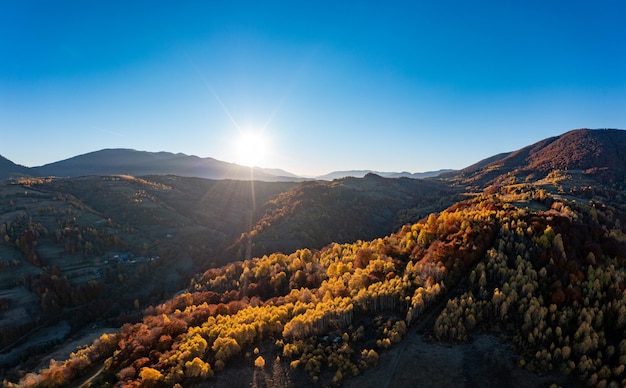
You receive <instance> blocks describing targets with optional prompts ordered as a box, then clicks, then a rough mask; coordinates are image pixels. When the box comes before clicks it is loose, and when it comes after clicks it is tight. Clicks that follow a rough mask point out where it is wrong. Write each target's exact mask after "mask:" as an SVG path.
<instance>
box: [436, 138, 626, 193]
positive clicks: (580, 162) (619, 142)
mask: <svg viewBox="0 0 626 388" xmlns="http://www.w3.org/2000/svg"><path fill="white" fill-rule="evenodd" d="M624 149H626V131H624V130H618V129H598V130H592V129H577V130H572V131H569V132H566V133H564V134H563V135H560V136H555V137H550V138H547V139H544V140H541V141H539V142H537V143H535V144H532V145H530V146H527V147H524V148H522V149H520V150H518V151H515V152H510V153H504V154H499V155H496V156H494V157H491V158H488V159H485V160H483V161H481V162H478V163H476V164H474V165H472V166H469V167H467V168H464V169H462V170H460V171H459V172H456V173H455V172H453V173H447V174H444V175H443V176H442V177H444V178H448V179H449V178H452V179H453V180H455V181H457V182H459V183H464V184H471V185H475V186H477V187H480V186H485V185H488V184H493V183H498V182H500V181H502V180H503V179H506V177H510V176H514V177H516V179H517V180H518V181H524V180H538V179H542V178H545V177H546V176H548V174H550V173H554V172H555V171H562V172H566V173H569V174H574V175H575V176H576V177H579V178H581V179H583V180H585V181H588V180H592V181H595V182H602V183H608V184H612V183H617V184H620V185H624V179H626V155H624V152H623V150H624Z"/></svg>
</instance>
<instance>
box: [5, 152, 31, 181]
mask: <svg viewBox="0 0 626 388" xmlns="http://www.w3.org/2000/svg"><path fill="white" fill-rule="evenodd" d="M29 172H30V171H29V168H28V167H24V166H20V165H19V164H15V163H13V162H12V161H10V160H9V159H7V158H4V157H2V156H0V179H6V178H17V177H21V176H28V174H29Z"/></svg>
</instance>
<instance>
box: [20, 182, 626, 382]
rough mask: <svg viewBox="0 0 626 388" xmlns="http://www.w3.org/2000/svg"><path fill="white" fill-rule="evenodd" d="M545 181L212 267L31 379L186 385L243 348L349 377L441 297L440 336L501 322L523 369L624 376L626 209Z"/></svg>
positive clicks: (436, 329)
mask: <svg viewBox="0 0 626 388" xmlns="http://www.w3.org/2000/svg"><path fill="white" fill-rule="evenodd" d="M546 188H547V189H551V188H550V187H543V188H542V187H538V186H534V185H514V186H507V187H502V188H501V189H499V190H498V191H497V192H494V191H493V189H490V190H488V191H486V192H485V193H482V194H480V195H477V196H475V197H474V198H472V199H469V200H466V201H463V202H459V203H457V204H456V205H454V206H452V207H450V208H448V209H447V210H445V211H443V212H441V213H433V214H431V215H430V216H428V217H427V218H425V219H424V220H422V221H420V222H418V223H416V224H412V225H407V226H405V227H403V228H401V229H400V230H399V231H398V232H397V233H394V234H391V235H389V236H388V237H384V238H378V239H374V240H371V241H358V242H355V243H346V244H337V243H334V244H331V245H329V246H328V247H326V248H324V249H323V250H321V251H309V250H306V249H304V250H298V251H296V252H294V253H292V254H291V255H289V256H287V255H284V254H279V253H274V254H271V255H269V256H263V257H260V258H255V259H252V260H247V261H244V262H236V263H232V264H229V265H227V266H224V267H221V268H215V269H210V270H208V271H206V272H205V273H204V274H202V275H199V276H198V277H196V278H195V279H194V281H193V282H192V285H191V287H190V288H189V291H188V292H186V293H184V294H181V295H179V296H177V297H175V298H173V299H172V300H169V301H168V302H166V303H163V304H160V305H157V306H155V307H151V308H148V309H147V310H146V311H145V315H144V318H143V319H142V321H141V322H139V323H136V324H128V325H125V326H124V327H123V328H122V329H121V330H120V332H119V333H117V334H115V335H113V336H107V337H106V338H101V339H100V340H99V341H97V342H96V343H94V344H93V345H91V346H90V347H89V348H87V349H85V350H83V351H82V352H79V353H80V354H78V353H77V354H75V355H74V357H72V358H70V359H69V360H68V361H65V362H61V363H56V362H55V363H53V364H52V365H51V366H50V367H49V368H48V369H46V370H44V371H42V372H41V373H40V374H37V375H28V376H26V377H25V378H24V379H23V380H22V383H23V384H25V385H29V384H35V385H36V384H50V385H53V386H54V385H59V386H60V385H63V384H65V383H67V382H68V381H70V380H71V379H72V378H74V377H76V376H80V375H81V373H85V371H86V369H85V368H87V367H88V366H89V365H91V364H93V363H99V362H104V369H103V371H102V373H100V374H99V375H98V376H97V378H96V379H97V380H95V381H97V382H98V384H105V383H106V382H108V383H111V384H112V383H117V384H120V385H121V386H135V385H137V386H138V385H141V384H145V385H154V386H171V385H175V384H180V385H181V386H186V385H188V384H191V383H193V382H199V381H211V379H219V376H220V374H222V373H226V371H227V370H228V368H229V366H230V365H231V364H234V363H235V364H237V363H238V364H237V365H239V364H241V363H242V362H243V363H244V364H246V363H247V364H248V365H250V369H251V370H255V372H253V373H252V374H251V378H252V383H254V384H261V383H263V384H265V383H269V382H272V381H277V379H283V380H280V381H291V382H293V381H297V382H302V381H309V383H319V384H333V383H339V382H341V381H342V380H343V379H345V378H348V377H349V376H354V375H357V374H360V373H362V372H363V371H364V370H366V369H367V368H370V367H371V366H373V365H376V363H377V360H378V358H379V357H380V355H381V354H382V353H384V352H385V350H386V349H388V348H389V347H391V346H394V344H397V343H399V342H400V341H401V340H402V338H403V337H404V336H405V335H406V334H407V332H408V331H409V330H411V327H412V326H413V325H415V324H416V323H418V322H420V319H422V318H423V317H425V316H426V315H427V314H428V312H429V311H435V313H437V311H438V310H436V309H435V310H432V309H433V308H436V307H437V306H438V305H439V306H440V305H442V303H443V304H445V308H443V310H441V312H440V313H437V315H438V316H437V318H436V320H435V321H434V322H432V324H431V326H430V329H429V332H430V333H431V335H432V336H433V338H435V339H438V340H443V341H465V340H467V339H468V338H470V337H471V336H472V335H475V334H476V333H480V332H484V331H489V332H497V333H500V334H501V335H503V336H505V337H507V338H510V340H511V341H512V342H513V343H514V344H515V345H516V347H517V349H518V351H519V354H520V359H519V360H520V361H519V362H520V365H522V366H524V367H526V368H529V369H532V370H535V371H541V372H545V371H550V370H556V371H560V372H561V373H565V374H571V375H573V376H576V377H577V378H579V379H581V380H582V381H584V382H586V383H588V384H589V385H600V386H602V385H604V386H609V385H616V386H619V385H622V386H623V385H624V383H626V380H625V379H626V375H625V374H624V372H625V371H624V368H625V367H626V338H625V337H624V330H625V329H626V321H624V316H626V315H625V314H624V313H625V312H626V310H624V309H626V293H624V288H626V273H625V271H624V264H625V263H624V262H625V260H626V256H625V252H626V228H625V227H624V225H626V209H624V207H623V205H620V206H616V205H610V204H606V203H600V202H596V200H598V199H599V198H596V199H595V200H592V201H580V200H579V199H578V200H577V199H573V198H572V199H568V198H566V197H563V196H559V195H553V194H551V193H550V192H549V191H548V190H546ZM555 190H556V189H555ZM615 200H617V201H618V202H621V201H622V200H623V198H621V197H619V198H613V199H607V201H606V202H611V201H615ZM621 203H623V202H621ZM269 365H271V370H272V371H271V372H270V371H269V370H267V369H266V368H268V366H269ZM307 379H308V380H307Z"/></svg>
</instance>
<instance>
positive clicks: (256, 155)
mask: <svg viewBox="0 0 626 388" xmlns="http://www.w3.org/2000/svg"><path fill="white" fill-rule="evenodd" d="M266 146H267V144H266V139H265V137H264V136H263V134H262V133H260V132H253V131H247V132H241V133H240V134H239V136H238V138H237V140H236V141H235V148H236V149H235V151H236V155H237V163H238V164H242V165H244V166H248V167H254V166H259V164H262V163H263V162H264V161H265V154H266Z"/></svg>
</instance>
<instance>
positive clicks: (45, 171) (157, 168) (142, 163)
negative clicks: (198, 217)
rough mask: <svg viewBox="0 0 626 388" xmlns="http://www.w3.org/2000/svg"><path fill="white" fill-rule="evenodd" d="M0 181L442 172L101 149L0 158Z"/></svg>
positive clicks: (392, 175) (281, 177)
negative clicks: (314, 167)
mask: <svg viewBox="0 0 626 388" xmlns="http://www.w3.org/2000/svg"><path fill="white" fill-rule="evenodd" d="M0 158H1V159H0V179H8V178H15V177H20V176H22V177H26V176H57V177H76V176H84V175H132V176H142V175H177V176H186V177H197V178H205V179H237V180H261V181H267V182H277V181H299V180H305V179H319V180H333V179H338V178H343V177H346V176H353V177H357V178H362V177H363V176H365V175H367V174H368V173H371V172H374V173H376V174H377V175H380V176H384V177H389V178H396V177H407V178H427V177H433V176H437V175H438V174H440V173H441V172H445V171H451V170H441V171H433V172H424V173H410V172H376V171H371V170H355V171H335V172H331V173H329V174H326V175H322V176H318V177H313V178H310V177H309V178H305V177H301V176H298V175H295V174H293V173H291V172H288V171H285V170H282V169H271V168H261V167H253V168H250V167H246V166H241V165H238V164H235V163H229V162H224V161H221V160H217V159H214V158H200V157H198V156H193V155H185V154H182V153H177V154H174V153H170V152H147V151H137V150H132V149H122V148H120V149H103V150H100V151H94V152H90V153H87V154H83V155H78V156H75V157H72V158H69V159H65V160H61V161H58V162H54V163H49V164H46V165H43V166H38V167H31V168H29V167H25V166H21V165H18V164H15V163H13V162H12V161H10V160H8V159H6V158H4V157H1V156H0Z"/></svg>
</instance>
